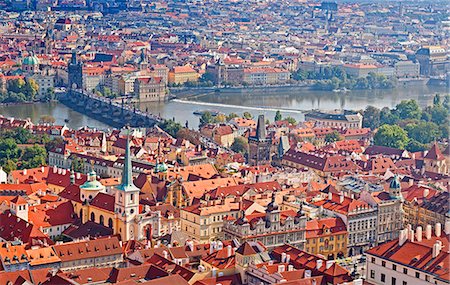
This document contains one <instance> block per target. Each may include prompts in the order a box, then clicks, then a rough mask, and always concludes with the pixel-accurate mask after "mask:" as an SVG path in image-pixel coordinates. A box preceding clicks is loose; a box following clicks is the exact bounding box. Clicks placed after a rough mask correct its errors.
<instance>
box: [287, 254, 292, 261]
mask: <svg viewBox="0 0 450 285" xmlns="http://www.w3.org/2000/svg"><path fill="white" fill-rule="evenodd" d="M290 261H291V256H290V255H289V254H286V263H289V262H290Z"/></svg>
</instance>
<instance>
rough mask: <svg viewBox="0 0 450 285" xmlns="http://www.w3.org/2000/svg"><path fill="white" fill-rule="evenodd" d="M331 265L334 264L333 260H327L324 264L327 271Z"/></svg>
mask: <svg viewBox="0 0 450 285" xmlns="http://www.w3.org/2000/svg"><path fill="white" fill-rule="evenodd" d="M333 263H334V261H333V260H327V263H326V266H327V269H329V268H330V267H331V266H332V265H333Z"/></svg>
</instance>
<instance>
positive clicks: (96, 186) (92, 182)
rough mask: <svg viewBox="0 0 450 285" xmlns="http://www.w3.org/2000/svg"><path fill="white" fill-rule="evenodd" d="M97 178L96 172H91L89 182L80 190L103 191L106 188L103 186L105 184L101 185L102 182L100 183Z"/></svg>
mask: <svg viewBox="0 0 450 285" xmlns="http://www.w3.org/2000/svg"><path fill="white" fill-rule="evenodd" d="M96 177H97V174H96V173H95V171H91V172H90V173H89V174H88V180H87V181H86V182H85V183H84V184H83V185H81V186H80V189H83V190H92V191H100V190H103V189H104V187H105V186H103V184H102V183H100V181H98V180H97V179H96Z"/></svg>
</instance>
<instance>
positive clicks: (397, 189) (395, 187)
mask: <svg viewBox="0 0 450 285" xmlns="http://www.w3.org/2000/svg"><path fill="white" fill-rule="evenodd" d="M389 196H390V197H391V198H392V199H399V200H401V198H402V188H401V185H400V180H399V178H398V176H397V175H394V178H392V180H391V183H390V184H389Z"/></svg>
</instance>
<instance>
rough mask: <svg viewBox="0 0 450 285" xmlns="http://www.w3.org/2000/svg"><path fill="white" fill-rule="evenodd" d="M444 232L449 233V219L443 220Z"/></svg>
mask: <svg viewBox="0 0 450 285" xmlns="http://www.w3.org/2000/svg"><path fill="white" fill-rule="evenodd" d="M444 232H445V233H446V234H447V235H450V220H447V221H445V224H444Z"/></svg>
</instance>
